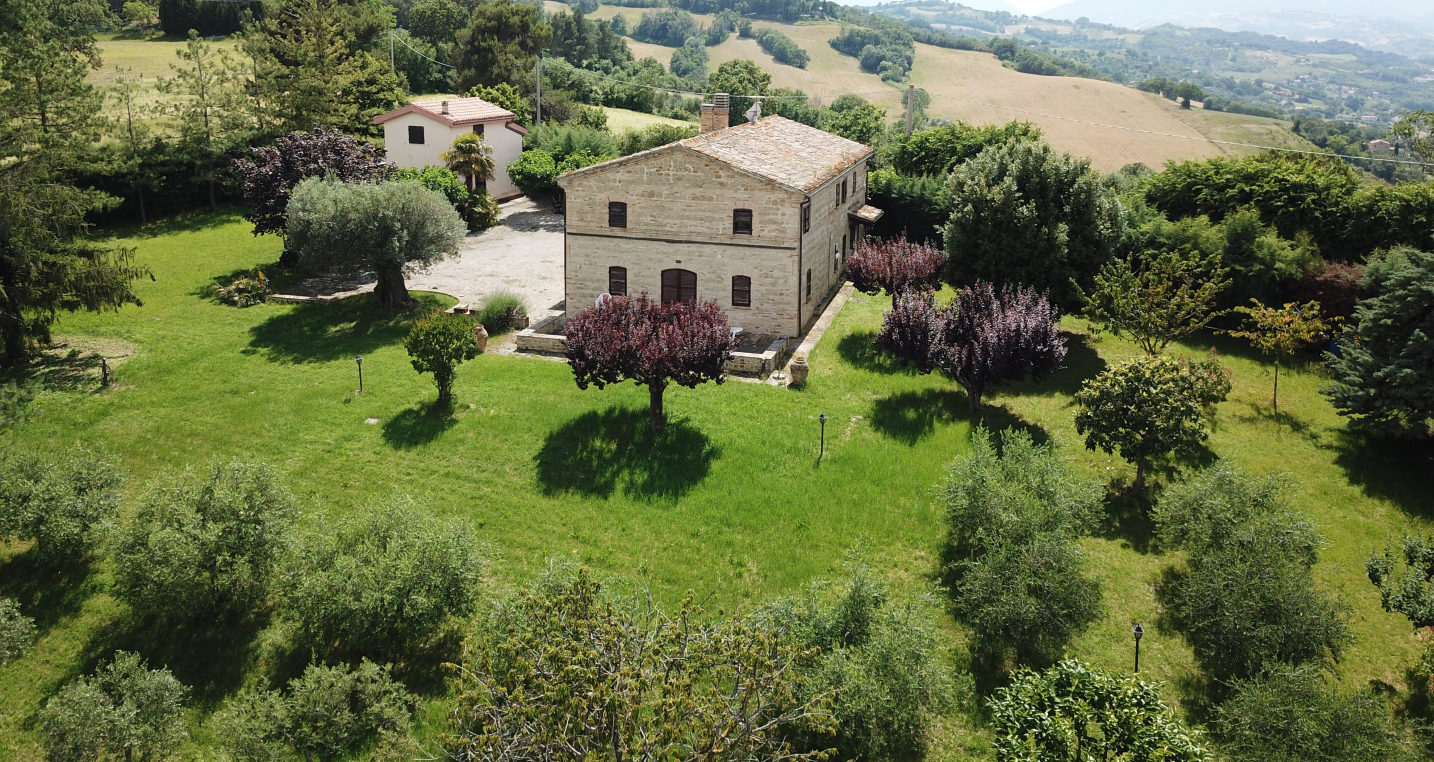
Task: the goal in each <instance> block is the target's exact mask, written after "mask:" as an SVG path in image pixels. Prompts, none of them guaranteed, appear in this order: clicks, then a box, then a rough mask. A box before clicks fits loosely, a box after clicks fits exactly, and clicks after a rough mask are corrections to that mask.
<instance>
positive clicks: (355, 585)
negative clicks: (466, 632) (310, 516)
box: [278, 507, 479, 660]
mask: <svg viewBox="0 0 1434 762" xmlns="http://www.w3.org/2000/svg"><path fill="white" fill-rule="evenodd" d="M478 554H479V550H478V547H477V539H476V538H475V537H474V536H473V535H472V533H471V532H470V531H469V530H468V528H467V527H466V526H464V525H462V524H459V523H457V522H451V521H442V520H439V519H437V518H434V517H431V516H427V515H424V514H421V513H419V512H418V511H417V510H415V509H414V508H411V507H389V508H386V509H381V510H379V511H376V512H374V513H372V514H370V515H369V516H368V517H367V518H366V519H364V520H362V521H360V522H358V523H356V524H355V525H353V526H348V527H340V528H337V529H332V530H329V531H328V532H325V533H324V534H316V535H312V536H310V537H309V538H308V539H307V541H305V542H302V543H300V544H299V545H298V546H297V548H296V549H295V551H294V552H293V553H292V555H291V556H290V558H289V559H288V561H287V562H286V564H285V568H284V573H283V574H282V575H280V577H279V579H280V580H282V583H281V584H280V586H279V590H278V592H279V600H280V611H281V613H282V614H283V616H284V617H285V618H286V619H288V620H290V621H292V622H293V623H294V625H295V628H296V633H295V636H296V638H297V640H298V645H300V646H301V647H304V648H310V649H313V650H314V652H315V653H317V654H319V655H320V656H334V657H358V656H369V657H373V658H383V659H385V660H388V659H395V660H397V659H402V658H404V657H405V656H408V655H410V654H411V653H412V652H413V651H414V650H415V649H416V648H417V647H418V646H420V645H421V644H422V643H423V642H424V641H425V640H427V639H428V638H430V637H431V636H432V635H433V634H434V633H435V632H436V631H437V630H438V629H439V627H440V626H442V625H443V623H444V622H445V621H447V620H448V619H449V618H450V617H462V616H464V615H466V614H467V613H468V612H469V611H471V610H472V608H473V604H474V602H475V601H476V600H477V585H478V580H479V555H478Z"/></svg>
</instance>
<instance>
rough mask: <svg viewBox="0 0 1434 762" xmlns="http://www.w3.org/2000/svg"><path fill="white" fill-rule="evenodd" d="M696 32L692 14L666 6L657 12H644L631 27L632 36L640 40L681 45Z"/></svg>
mask: <svg viewBox="0 0 1434 762" xmlns="http://www.w3.org/2000/svg"><path fill="white" fill-rule="evenodd" d="M697 34H698V29H697V21H696V19H693V18H692V14H690V13H688V12H687V11H684V10H681V9H678V8H668V9H666V10H663V11H659V12H657V13H648V14H644V15H643V17H642V20H641V21H638V22H637V26H635V27H633V29H632V38H633V39H634V40H638V41H640V42H651V43H656V44H658V45H666V46H667V47H669V48H676V47H681V46H682V43H683V42H685V41H686V40H687V38H688V37H693V36H696V35H697Z"/></svg>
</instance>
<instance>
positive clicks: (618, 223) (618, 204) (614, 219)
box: [607, 201, 627, 228]
mask: <svg viewBox="0 0 1434 762" xmlns="http://www.w3.org/2000/svg"><path fill="white" fill-rule="evenodd" d="M607 226H608V227H610V228H625V227H627V202H626V201H609V202H607Z"/></svg>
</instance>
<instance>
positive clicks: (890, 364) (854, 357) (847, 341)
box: [837, 331, 916, 376]
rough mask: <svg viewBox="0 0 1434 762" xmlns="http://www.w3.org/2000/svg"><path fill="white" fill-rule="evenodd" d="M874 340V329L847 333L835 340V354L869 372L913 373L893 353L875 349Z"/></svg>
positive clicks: (908, 374) (849, 363) (913, 373)
mask: <svg viewBox="0 0 1434 762" xmlns="http://www.w3.org/2000/svg"><path fill="white" fill-rule="evenodd" d="M875 341H876V332H875V331H856V332H853V333H849V334H847V335H845V336H843V337H841V340H840V341H838V342H837V354H838V355H840V356H841V359H843V360H845V361H846V363H847V364H848V365H850V366H852V367H853V368H859V369H861V370H864V371H868V372H871V373H887V374H895V373H899V374H902V375H907V376H910V375H915V373H916V371H915V370H913V369H912V368H911V366H909V365H907V364H906V363H904V362H902V361H901V360H900V359H898V358H897V357H896V356H895V355H893V354H891V353H890V352H883V351H881V350H880V349H877V348H876V345H875V344H874V343H873V342H875Z"/></svg>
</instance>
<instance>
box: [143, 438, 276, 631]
mask: <svg viewBox="0 0 1434 762" xmlns="http://www.w3.org/2000/svg"><path fill="white" fill-rule="evenodd" d="M297 512H298V511H297V509H296V507H295V504H294V499H293V498H292V497H291V496H290V495H289V493H288V492H287V491H285V490H284V489H283V488H282V487H281V486H279V485H278V483H277V480H276V479H275V478H274V475H273V473H272V472H270V471H269V469H268V468H266V467H264V466H262V465H257V464H251V463H241V462H237V461H236V462H232V463H224V464H215V465H214V466H212V467H211V468H210V469H209V474H208V476H207V477H206V478H204V479H203V480H202V481H201V480H199V479H197V478H194V477H193V476H190V477H188V478H186V479H185V480H184V481H182V482H180V483H178V484H175V485H172V486H169V487H165V488H162V489H158V490H156V491H154V492H153V493H152V494H150V496H149V497H148V498H147V499H146V501H145V503H144V505H143V506H142V507H141V508H140V510H139V513H138V514H137V515H136V516H135V518H134V520H133V521H132V522H131V523H130V524H129V525H128V526H127V527H125V528H123V529H121V530H120V532H119V536H118V538H117V541H116V542H115V547H114V561H115V589H116V592H117V593H118V594H119V597H120V598H121V599H123V600H125V601H126V602H128V603H129V604H130V606H131V607H132V608H133V609H135V610H136V611H139V612H143V613H145V614H147V615H150V616H153V617H156V618H157V619H160V620H162V621H170V622H176V623H183V622H195V621H199V620H207V619H209V618H212V617H218V618H232V617H243V616H246V615H248V614H250V613H251V612H252V611H253V610H254V609H255V608H256V607H258V606H260V605H262V604H263V602H264V600H265V599H266V597H267V596H268V592H269V585H270V582H271V580H272V578H273V574H274V570H275V567H276V566H277V564H278V561H279V559H280V557H281V555H282V553H283V550H284V548H285V546H286V540H287V537H286V535H287V533H288V531H289V528H290V527H291V526H293V523H294V520H295V518H296V516H297Z"/></svg>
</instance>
